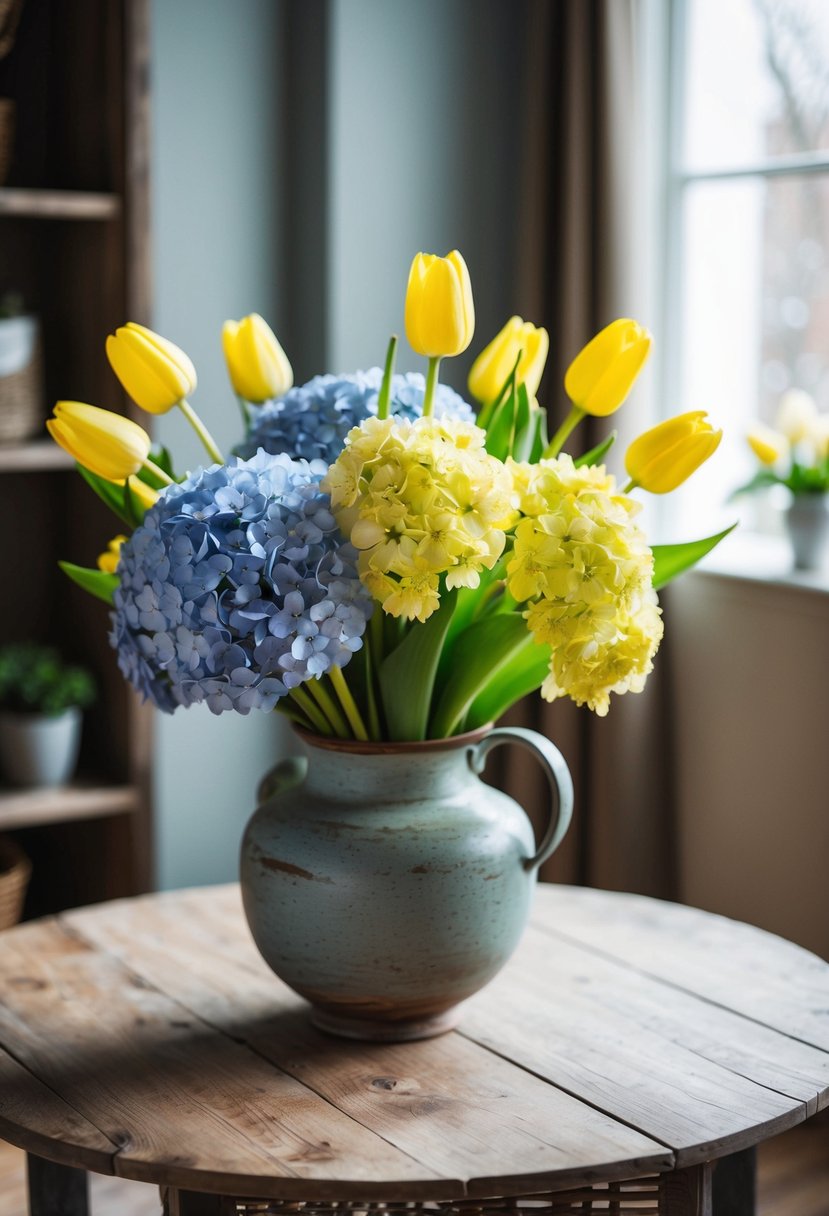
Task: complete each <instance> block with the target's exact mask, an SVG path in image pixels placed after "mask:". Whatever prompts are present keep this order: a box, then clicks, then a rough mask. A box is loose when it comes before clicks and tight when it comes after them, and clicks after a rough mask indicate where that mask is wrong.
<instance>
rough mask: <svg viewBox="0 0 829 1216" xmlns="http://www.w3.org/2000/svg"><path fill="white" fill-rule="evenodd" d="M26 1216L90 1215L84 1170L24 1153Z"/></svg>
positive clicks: (87, 1186)
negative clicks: (27, 1214)
mask: <svg viewBox="0 0 829 1216" xmlns="http://www.w3.org/2000/svg"><path fill="white" fill-rule="evenodd" d="M26 1172H27V1175H28V1184H29V1216H89V1179H88V1175H87V1173H86V1170H78V1169H74V1168H73V1167H72V1166H69V1165H58V1164H56V1162H54V1161H47V1160H46V1159H45V1158H44V1157H36V1156H34V1154H33V1153H27V1154H26Z"/></svg>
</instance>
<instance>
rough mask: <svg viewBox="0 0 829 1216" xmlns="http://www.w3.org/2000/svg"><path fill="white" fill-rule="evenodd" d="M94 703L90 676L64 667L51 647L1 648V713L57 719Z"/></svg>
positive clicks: (30, 644)
mask: <svg viewBox="0 0 829 1216" xmlns="http://www.w3.org/2000/svg"><path fill="white" fill-rule="evenodd" d="M94 700H95V683H94V681H93V679H92V676H91V675H90V673H89V672H88V671H87V670H86V668H85V667H77V666H71V665H69V664H67V663H64V661H63V660H62V659H61V657H60V655H59V654H58V652H57V650H55V649H53V648H52V647H50V646H39V645H37V644H36V643H34V642H22V643H18V644H14V645H9V646H3V647H0V709H4V710H10V711H12V712H13V713H31V714H44V715H46V716H47V717H54V716H55V715H56V714H60V713H63V711H64V710H66V709H70V708H71V707H72V706H75V705H76V706H78V708H80V709H84V708H85V707H86V706H87V705H91V704H92V702H93V701H94Z"/></svg>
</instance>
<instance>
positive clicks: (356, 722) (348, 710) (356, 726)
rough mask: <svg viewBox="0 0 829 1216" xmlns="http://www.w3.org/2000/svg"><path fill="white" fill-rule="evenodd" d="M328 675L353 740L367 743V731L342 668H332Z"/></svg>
mask: <svg viewBox="0 0 829 1216" xmlns="http://www.w3.org/2000/svg"><path fill="white" fill-rule="evenodd" d="M328 674H329V676H330V677H331V684H332V685H333V688H334V692H335V693H336V694H337V698H338V700H339V702H340V705H342V707H343V710H344V711H345V716H346V717H347V718H348V724H349V726H350V727H351V729H352V730H353V732H354V738H355V739H362V740H363V742H367V741H368V731H367V730H366V725H365V722H363V719H362V716H361V714H360V711H359V709H358V708H357V703H356V701H355V700H354V698H353V697H352V695H351V689H350V688H349V687H348V684H347V683H346V680H345V676H344V675H343V669H342V667H332V668H331V670H330V671H329V673H328Z"/></svg>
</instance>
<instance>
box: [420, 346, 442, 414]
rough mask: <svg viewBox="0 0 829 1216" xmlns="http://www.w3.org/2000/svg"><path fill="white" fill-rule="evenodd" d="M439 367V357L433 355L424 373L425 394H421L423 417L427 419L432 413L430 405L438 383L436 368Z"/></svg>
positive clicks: (432, 402)
mask: <svg viewBox="0 0 829 1216" xmlns="http://www.w3.org/2000/svg"><path fill="white" fill-rule="evenodd" d="M439 367H440V355H435V356H433V357H432V358H431V359H430V360H429V370H428V371H427V373H426V392H425V393H424V394H423V417H424V418H429V417H430V416H431V413H432V405H433V404H434V400H433V399H434V396H435V388H436V387H437V382H438V368H439Z"/></svg>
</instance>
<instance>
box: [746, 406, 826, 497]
mask: <svg viewBox="0 0 829 1216" xmlns="http://www.w3.org/2000/svg"><path fill="white" fill-rule="evenodd" d="M748 442H749V446H750V447H751V450H752V451H753V452H754V455H755V456H756V457H757V459H758V461H759V462H760V466H761V467H760V468H759V469H758V471H757V472H756V474H755V475H754V477H752V479H751V481H749V482H747V483H746V485H744V486H740V488H739V489H737V490H735V491H734V495H738V494H748V493H751V492H753V491H755V490H762V489H765V488H766V487H767V486H785V487H786V489H787V490H790V491H791V493H792V494H826V493H827V491H829V414H820V413H818V408H817V405H816V404H815V399H814V397H811V396H810V395H809V393H806V392H804V391H803V390H802V389H797V388H794V389H789V391H788V392H787V393H784V394H783V396H782V397H781V399H780V404H779V406H778V409H777V416H776V418H775V425H774V426H773V427H770V426H766V425H765V423H763V422H756V423H755V424H754V426H753V427H752V428H751V430H750V431H749V432H748Z"/></svg>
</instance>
